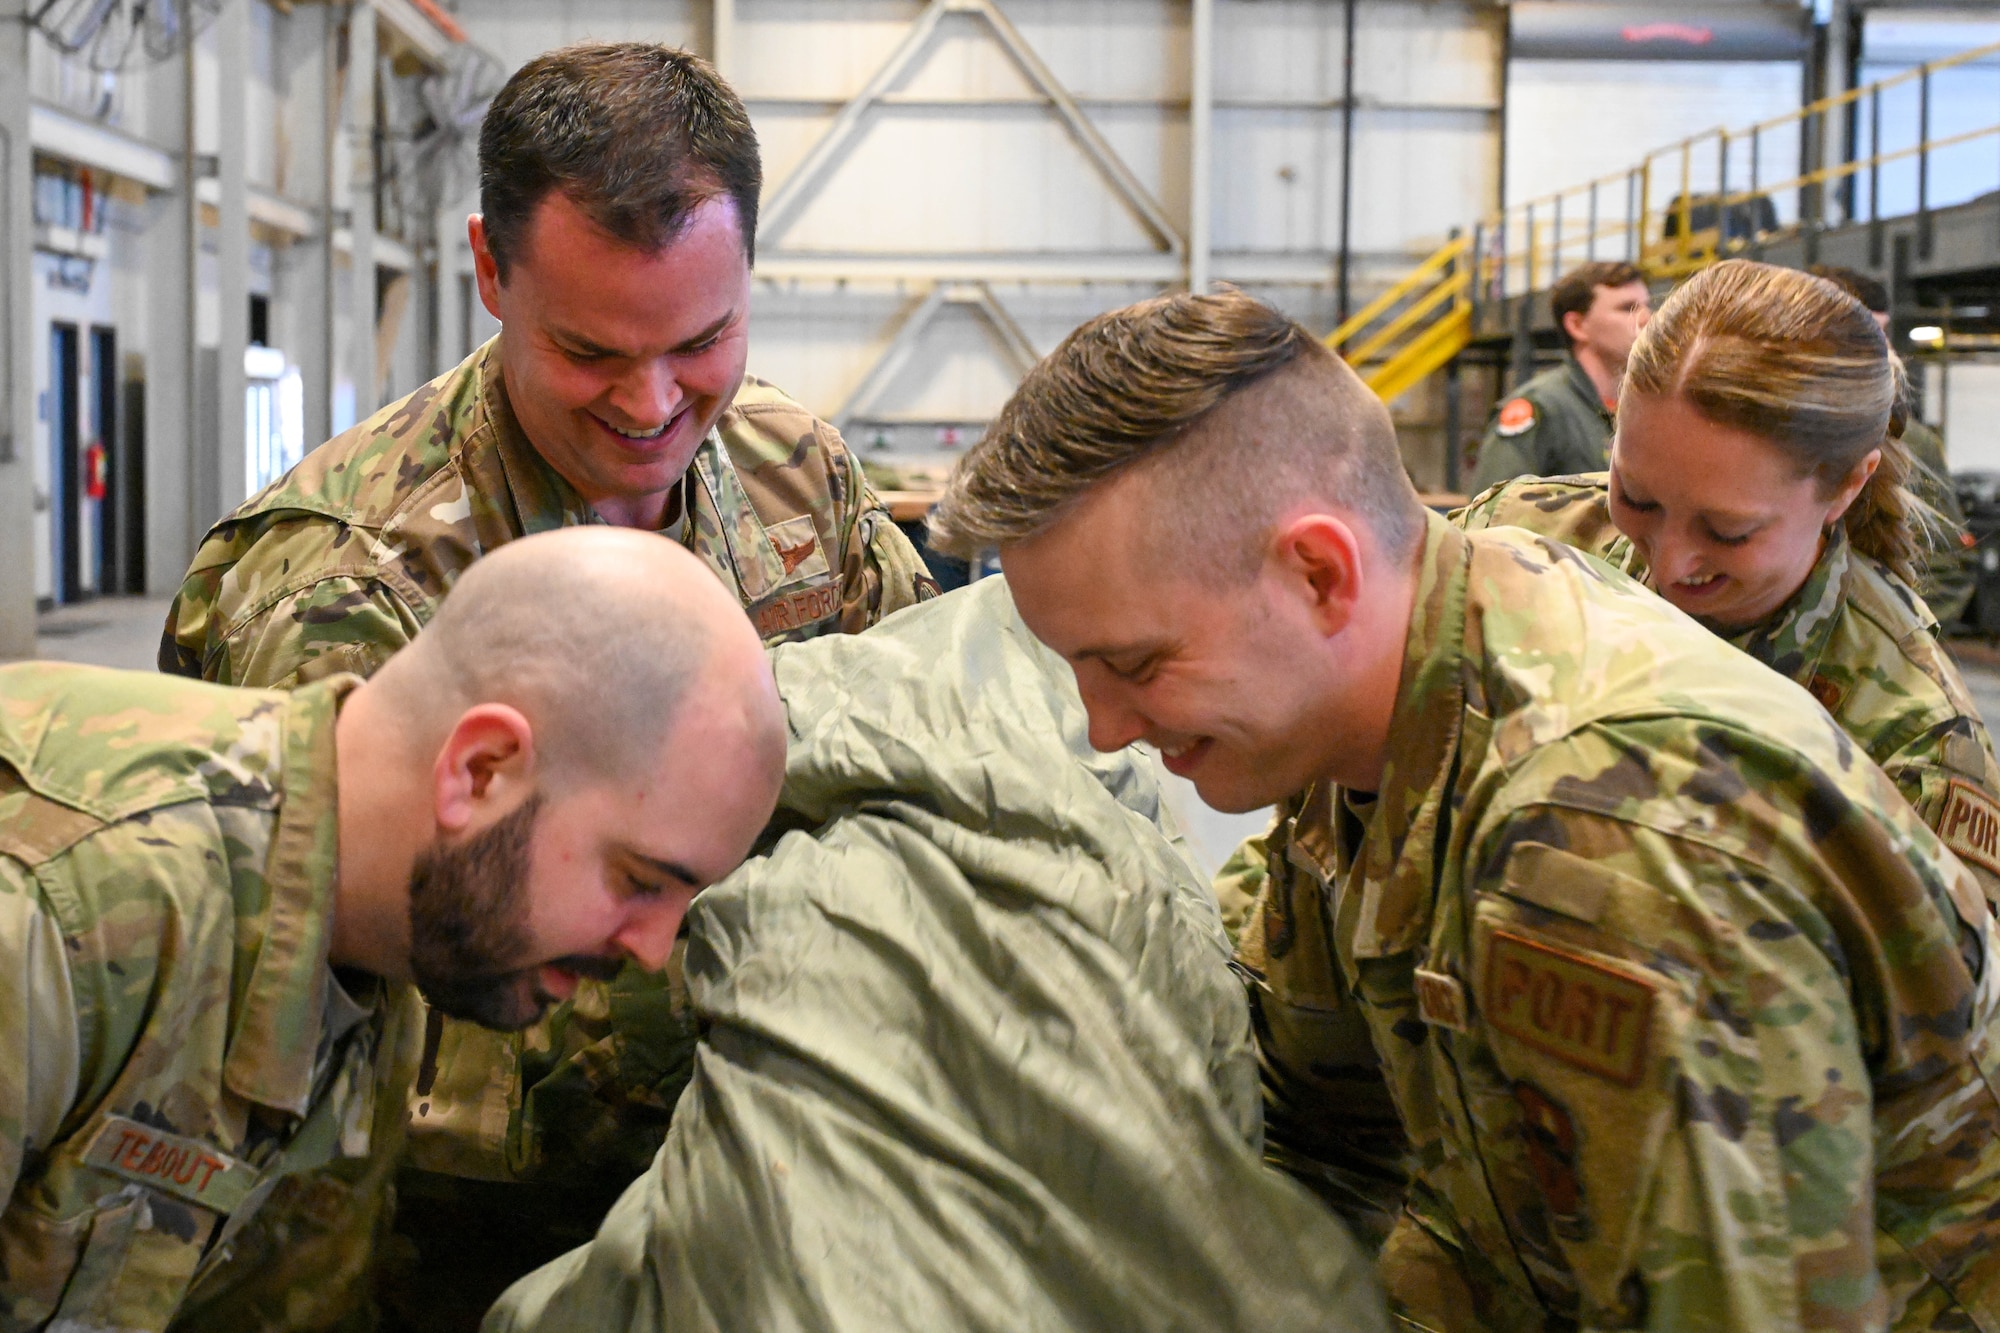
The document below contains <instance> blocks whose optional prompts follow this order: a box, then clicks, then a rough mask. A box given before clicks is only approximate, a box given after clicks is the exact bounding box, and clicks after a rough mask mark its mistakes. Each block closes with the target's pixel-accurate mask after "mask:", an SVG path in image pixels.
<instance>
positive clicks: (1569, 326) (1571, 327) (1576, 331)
mask: <svg viewBox="0 0 2000 1333" xmlns="http://www.w3.org/2000/svg"><path fill="white" fill-rule="evenodd" d="M1595 299H1596V297H1595V294H1594V293H1593V295H1592V300H1593V301H1594V300H1595ZM1589 313H1590V312H1589V311H1587V310H1565V311H1563V332H1564V333H1566V334H1568V335H1569V345H1570V346H1571V347H1574V346H1576V345H1577V344H1578V343H1580V342H1582V341H1583V319H1584V316H1585V315H1587V314H1589ZM494 318H495V319H498V318H499V316H498V315H495V316H494ZM1572 320H1574V321H1575V323H1571V322H1570V321H1572Z"/></svg>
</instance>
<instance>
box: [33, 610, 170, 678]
mask: <svg viewBox="0 0 2000 1333" xmlns="http://www.w3.org/2000/svg"><path fill="white" fill-rule="evenodd" d="M170 600H171V599H169V598H165V597H100V598H98V599H97V600H95V601H90V602H79V603H77V604H76V605H74V606H60V607H57V608H56V609H55V610H53V611H44V612H43V613H42V614H41V616H40V617H39V618H38V619H37V621H36V625H35V646H36V648H38V649H40V650H41V655H42V656H43V657H45V658H51V659H53V660H55V661H58V662H88V663H89V664H90V665H92V666H108V667H127V668H130V669H132V670H137V671H151V670H153V669H154V666H155V663H156V662H157V661H158V655H159V651H160V627H161V626H163V625H165V624H166V623H167V605H168V603H169V601H170Z"/></svg>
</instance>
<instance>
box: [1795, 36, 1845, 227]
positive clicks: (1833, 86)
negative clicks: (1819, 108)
mask: <svg viewBox="0 0 2000 1333" xmlns="http://www.w3.org/2000/svg"><path fill="white" fill-rule="evenodd" d="M1853 35H1854V14H1853V5H1852V3H1851V0H1831V3H1830V4H1829V5H1828V7H1827V19H1826V65H1825V68H1824V69H1822V70H1821V71H1820V86H1819V88H1818V90H1817V91H1815V90H1813V89H1807V90H1806V97H1807V98H1808V99H1809V100H1810V99H1811V98H1814V97H1836V96H1838V95H1839V94H1841V93H1844V92H1846V91H1847V90H1848V89H1849V88H1851V87H1853V86H1854V57H1855V56H1856V54H1858V53H1857V52H1856V51H1855V50H1854V49H1853V45H1852V38H1853ZM1853 119H1854V108H1853V107H1852V106H1848V107H1843V108H1841V109H1840V110H1838V111H1830V112H1828V113H1827V114H1826V115H1824V116H1822V117H1820V127H1819V130H1820V152H1819V161H1820V165H1821V166H1826V167H1831V166H1834V165H1836V164H1837V163H1841V162H1845V161H1847V157H1848V148H1849V146H1850V145H1851V143H1852V140H1851V139H1850V138H1849V137H1848V127H1849V126H1850V125H1851V124H1852V123H1853ZM1853 197H1854V178H1853V177H1851V176H1850V177H1847V178H1845V179H1843V180H1842V181H1840V182H1839V183H1837V184H1829V185H1828V186H1827V189H1826V195H1825V198H1826V204H1825V212H1826V219H1827V221H1828V223H1829V224H1831V223H1835V222H1845V221H1847V220H1848V219H1849V217H1850V216H1851V215H1852V210H1851V209H1850V208H1847V207H1845V206H1844V205H1845V204H1846V203H1847V201H1850V200H1852V199H1853ZM1836 201H1839V206H1837V205H1836Z"/></svg>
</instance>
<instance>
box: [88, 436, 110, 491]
mask: <svg viewBox="0 0 2000 1333" xmlns="http://www.w3.org/2000/svg"><path fill="white" fill-rule="evenodd" d="M106 462H107V460H106V458H105V454H104V441H102V440H92V441H91V442H90V445H89V447H88V448H86V449H85V450H84V451H83V493H84V495H85V496H87V497H89V498H90V499H92V500H102V499H103V498H104V488H105V483H106V481H107V480H108V478H107V477H106V475H105V473H106V470H107V469H106Z"/></svg>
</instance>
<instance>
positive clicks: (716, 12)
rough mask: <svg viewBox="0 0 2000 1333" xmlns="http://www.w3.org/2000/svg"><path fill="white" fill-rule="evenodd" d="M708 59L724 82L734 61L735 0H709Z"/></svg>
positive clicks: (731, 71)
mask: <svg viewBox="0 0 2000 1333" xmlns="http://www.w3.org/2000/svg"><path fill="white" fill-rule="evenodd" d="M709 4H710V6H711V8H710V9H709V14H708V59H709V63H711V64H713V65H714V66H715V72H716V73H718V74H720V75H721V76H722V77H723V79H724V81H725V82H726V81H727V80H728V79H729V78H730V76H731V74H732V73H733V70H732V68H731V67H732V66H734V65H735V63H736V0H709Z"/></svg>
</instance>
